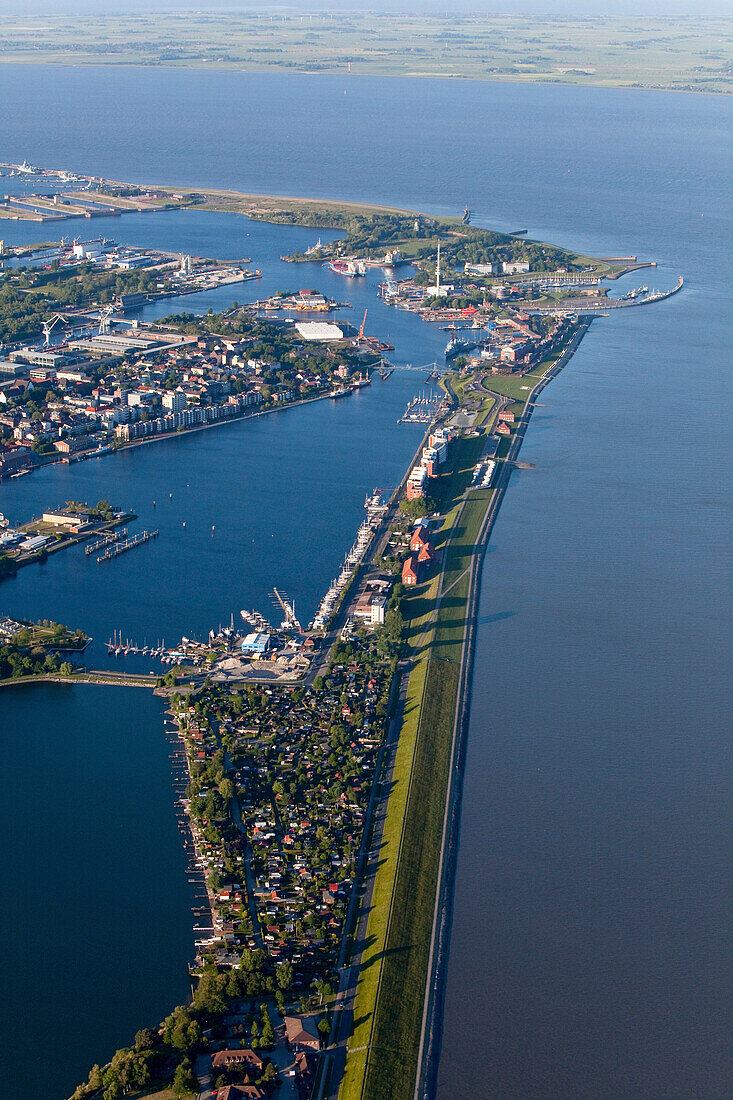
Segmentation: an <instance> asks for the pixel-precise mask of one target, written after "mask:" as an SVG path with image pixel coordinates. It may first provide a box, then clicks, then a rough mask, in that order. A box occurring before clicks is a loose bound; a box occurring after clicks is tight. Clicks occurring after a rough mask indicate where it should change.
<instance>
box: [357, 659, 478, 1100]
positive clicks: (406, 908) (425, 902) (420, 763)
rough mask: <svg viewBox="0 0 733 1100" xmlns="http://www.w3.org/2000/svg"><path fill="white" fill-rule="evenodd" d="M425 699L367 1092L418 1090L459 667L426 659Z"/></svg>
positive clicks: (403, 1096) (378, 1097)
mask: <svg viewBox="0 0 733 1100" xmlns="http://www.w3.org/2000/svg"><path fill="white" fill-rule="evenodd" d="M425 664H426V666H427V675H426V683H425V696H424V702H423V706H422V709H421V712H420V721H419V724H418V732H417V744H416V749H415V766H414V768H413V771H412V777H411V783H410V793H409V800H408V805H407V813H406V818H405V828H404V835H403V838H402V845H401V848H400V853H399V862H398V867H397V877H396V882H395V888H394V896H393V898H392V913H391V919H390V922H389V928H388V930H387V938H386V945H385V951H384V956H383V959H382V975H381V982H380V985H379V999H378V1001H377V1010H376V1013H375V1017H374V1026H373V1031H372V1039H371V1047H370V1050H369V1061H368V1063H367V1067H366V1076H365V1082H364V1093H363V1095H364V1097H365V1098H370V1100H385V1098H386V1097H394V1098H395V1100H397V1098H400V1100H408V1098H411V1097H412V1095H413V1092H414V1086H415V1072H416V1066H417V1055H418V1048H419V1045H420V1028H421V1024H422V1014H423V1002H424V997H425V981H426V976H427V971H428V962H429V956H430V940H431V935H432V929H433V911H434V906H435V891H436V887H437V875H438V857H439V853H440V845H441V839H442V831H443V812H444V808H445V801H446V796H447V790H448V779H449V773H450V754H451V748H452V740H453V722H454V715H455V703H456V694H457V690H458V672H459V668H458V665H457V664H455V663H454V662H452V661H438V660H433V659H431V660H429V661H427V662H425Z"/></svg>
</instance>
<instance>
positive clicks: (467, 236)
mask: <svg viewBox="0 0 733 1100" xmlns="http://www.w3.org/2000/svg"><path fill="white" fill-rule="evenodd" d="M434 257H435V245H434V244H433V243H431V244H430V245H429V246H427V247H424V248H419V249H418V251H417V258H418V259H419V260H429V259H433V258H434ZM441 259H442V260H444V261H445V263H446V264H448V265H454V266H460V267H461V268H462V267H463V264H465V263H471V264H489V263H490V264H493V265H494V274H499V275H500V274H501V264H502V263H503V262H504V261H507V262H509V261H516V260H529V262H530V266H531V268H532V270H535V271H552V270H554V269H555V268H557V267H567V268H568V270H572V269H573V268H574V267H576V266H577V265H574V264H573V259H574V257H573V255H572V254H571V253H570V252H566V251H565V250H564V249H562V248H556V247H554V245H549V244H543V243H542V242H541V241H530V240H527V239H526V238H524V237H509V236H507V235H506V234H505V233H495V232H494V231H493V230H491V229H480V228H479V227H478V226H474V225H469V226H461V228H460V230H458V231H456V233H454V234H451V235H450V236H448V237H445V238H444V239H442V241H441Z"/></svg>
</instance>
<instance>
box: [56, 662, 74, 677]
mask: <svg viewBox="0 0 733 1100" xmlns="http://www.w3.org/2000/svg"><path fill="white" fill-rule="evenodd" d="M59 672H60V673H61V675H62V676H72V675H73V673H74V666H73V665H72V664H71V662H70V661H64V662H63V664H62V665H61V668H60V669H59Z"/></svg>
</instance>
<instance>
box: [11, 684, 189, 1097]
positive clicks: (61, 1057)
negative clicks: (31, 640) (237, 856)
mask: <svg viewBox="0 0 733 1100" xmlns="http://www.w3.org/2000/svg"><path fill="white" fill-rule="evenodd" d="M116 695H117V698H116V699H115V694H112V693H111V689H107V688H104V687H91V686H90V687H89V688H88V690H84V691H79V690H78V689H73V688H66V687H62V686H53V687H52V686H50V685H41V684H39V685H30V686H26V687H17V688H12V689H11V691H8V692H5V693H4V694H3V699H2V717H3V720H2V737H0V767H2V774H3V777H4V780H5V794H4V797H3V799H2V801H1V802H0V836H1V837H2V845H3V852H4V859H3V901H2V934H3V937H4V938H5V942H6V945H7V949H6V952H5V964H4V967H3V998H2V1004H1V1005H0V1026H1V1027H2V1031H3V1037H4V1040H3V1041H4V1044H5V1049H6V1051H8V1053H11V1054H12V1057H10V1058H8V1059H7V1063H6V1065H5V1070H4V1074H3V1084H2V1088H0V1094H1V1095H2V1096H3V1097H8V1098H9V1097H12V1096H21V1095H23V1093H24V1092H25V1091H27V1081H28V1071H27V1066H26V1065H24V1063H26V1060H27V1059H28V1058H30V1057H31V1052H32V1050H33V1048H34V1046H35V1045H37V1044H38V1043H39V1042H42V1043H43V1046H44V1054H43V1056H42V1057H40V1058H38V1059H36V1061H35V1062H34V1065H33V1078H34V1088H35V1091H36V1093H37V1095H38V1096H42V1097H48V1098H49V1100H51V1098H52V1097H53V1098H54V1100H56V1098H58V1097H61V1096H66V1095H68V1094H69V1093H70V1092H71V1091H72V1090H73V1088H74V1084H75V1082H79V1081H80V1080H82V1079H83V1078H84V1077H85V1076H86V1074H87V1073H88V1071H89V1068H90V1066H91V1064H92V1063H93V1062H94V1061H100V1062H104V1061H105V1060H106V1059H107V1058H108V1057H109V1054H110V1051H111V1050H114V1048H115V1047H116V1046H118V1045H123V1044H124V1043H126V1042H130V1040H131V1039H132V1037H133V1036H134V1034H135V1032H136V1031H137V1030H138V1029H139V1028H140V1027H144V1026H155V1024H156V1023H157V1022H158V1021H159V1020H161V1019H162V1018H163V1016H165V1015H167V1013H168V1012H169V1011H170V1008H171V1005H172V1004H176V1003H181V1002H182V1001H185V999H186V997H187V995H188V980H187V974H186V961H187V960H189V959H192V958H193V936H192V932H191V925H192V917H191V913H190V907H191V904H192V894H191V891H192V889H193V888H192V887H191V886H189V885H188V883H187V880H186V873H185V857H184V851H183V847H182V844H181V839H180V836H179V833H178V829H177V827H176V820H175V818H174V816H173V813H172V802H173V790H172V784H171V772H170V764H169V760H168V746H167V743H166V740H165V738H164V736H163V722H162V717H163V708H162V705H161V702H160V700H158V699H155V698H154V696H153V695H152V693H149V692H147V691H133V690H132V689H130V690H129V691H128V692H126V693H125V694H124V695H121V693H119V692H117V693H116ZM115 703H116V705H115Z"/></svg>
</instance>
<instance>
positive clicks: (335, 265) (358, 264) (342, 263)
mask: <svg viewBox="0 0 733 1100" xmlns="http://www.w3.org/2000/svg"><path fill="white" fill-rule="evenodd" d="M328 266H329V267H330V269H331V271H335V272H336V274H337V275H349V276H351V277H352V278H354V277H356V276H360V275H366V273H367V265H366V264H365V263H364V261H363V260H331V261H330V263H329V264H328Z"/></svg>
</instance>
